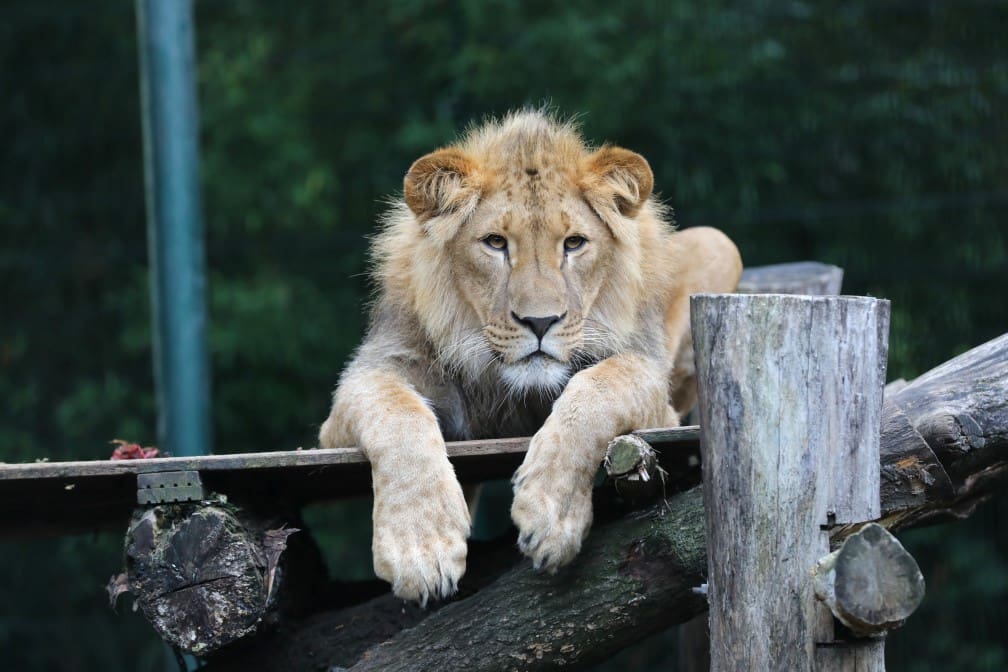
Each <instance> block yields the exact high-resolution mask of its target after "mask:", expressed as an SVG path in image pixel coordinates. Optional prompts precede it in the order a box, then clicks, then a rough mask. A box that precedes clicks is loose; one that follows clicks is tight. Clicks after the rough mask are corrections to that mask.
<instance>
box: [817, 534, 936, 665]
mask: <svg viewBox="0 0 1008 672" xmlns="http://www.w3.org/2000/svg"><path fill="white" fill-rule="evenodd" d="M813 580H814V583H815V594H816V598H818V599H820V600H822V601H823V602H825V603H826V605H827V606H828V607H829V609H830V611H831V612H832V613H833V616H834V617H836V619H837V620H839V621H840V622H841V623H843V624H844V625H845V626H846V627H847V628H848V630H850V632H851V633H852V634H853V635H854V636H855V637H879V636H882V635H884V634H885V633H887V632H888V631H890V630H892V629H894V628H897V627H899V626H900V625H902V624H903V622H904V621H905V620H906V619H907V618H909V616H910V614H912V613H913V612H914V611H915V610H916V609H917V607H918V606H919V605H920V603H921V600H923V599H924V576H923V575H922V574H921V571H920V567H918V566H917V561H916V560H914V559H913V556H912V555H910V553H908V552H907V550H906V549H905V548H903V545H902V544H901V543H899V541H898V540H897V539H896V537H894V536H893V535H892V534H890V533H889V532H888V531H886V529H885V528H884V527H882V526H881V525H877V524H875V523H868V524H867V525H865V526H864V527H862V528H861V529H860V530H858V531H857V532H855V533H854V534H852V535H851V536H849V537H847V539H845V540H844V542H843V544H842V545H841V546H840V548H839V549H837V550H836V551H833V552H832V553H830V554H829V555H827V556H825V557H823V558H822V559H820V560H819V562H817V563H816V566H815V570H814V579H813ZM880 669H881V668H880Z"/></svg>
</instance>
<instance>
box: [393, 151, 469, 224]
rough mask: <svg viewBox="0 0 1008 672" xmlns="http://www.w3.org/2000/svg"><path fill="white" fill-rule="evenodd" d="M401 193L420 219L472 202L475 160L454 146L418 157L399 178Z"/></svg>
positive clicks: (466, 205)
mask: <svg viewBox="0 0 1008 672" xmlns="http://www.w3.org/2000/svg"><path fill="white" fill-rule="evenodd" d="M403 197H404V198H405V199H406V205H408V206H409V209H410V210H412V211H413V214H415V215H416V216H417V217H418V218H420V219H421V220H426V219H430V218H431V217H436V216H438V215H444V214H447V213H451V212H456V211H458V210H461V209H463V208H465V207H469V206H472V205H474V204H475V201H476V199H478V198H479V188H478V185H477V181H476V162H475V161H473V160H472V159H471V158H469V157H468V156H467V155H466V154H465V153H463V152H461V151H459V150H457V149H439V150H438V151H436V152H432V153H430V154H428V155H427V156H423V157H420V158H419V159H417V160H416V161H415V162H414V163H413V165H412V166H411V167H410V169H409V172H407V173H406V177H405V178H404V179H403Z"/></svg>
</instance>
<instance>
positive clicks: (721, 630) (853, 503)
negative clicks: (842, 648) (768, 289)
mask: <svg viewBox="0 0 1008 672" xmlns="http://www.w3.org/2000/svg"><path fill="white" fill-rule="evenodd" d="M691 324H692V329H693V343H694V348H695V352H696V361H697V389H698V393H699V394H698V398H699V407H700V425H701V427H703V428H704V431H703V432H702V434H701V440H700V449H701V453H702V462H703V488H704V493H705V496H704V504H705V508H706V521H707V525H706V533H707V552H708V583H709V594H708V598H709V601H710V638H711V670H715V671H718V670H728V671H734V670H769V669H785V670H793V671H795V672H801V671H803V670H804V671H809V672H810V671H811V670H813V669H816V668H817V667H819V662H818V658H817V650H816V649H817V644H820V643H828V642H833V641H834V633H833V621H832V618H831V617H830V615H829V613H828V611H827V610H826V609H824V608H823V605H822V604H821V603H820V602H818V601H817V600H816V599H815V596H814V586H813V581H812V574H811V571H812V568H813V567H814V566H815V564H816V562H817V561H818V560H819V558H820V557H822V556H823V555H824V554H826V553H828V552H829V538H828V529H829V528H830V527H831V526H833V525H834V524H836V523H838V522H842V523H849V522H854V521H863V520H872V519H874V518H877V517H878V515H879V512H880V509H879V467H878V465H879V443H878V442H879V430H880V426H881V415H882V390H883V386H884V383H885V365H886V355H887V352H888V332H889V303H888V302H887V301H881V300H878V299H871V298H865V297H833V296H829V297H811V296H785V295H779V294H772V295H748V296H746V295H731V294H720V295H698V296H694V297H693V298H692V301H691ZM741 642H746V644H745V645H744V646H741V645H740V643H741ZM834 669H836V670H846V669H851V670H853V669H854V668H853V667H852V666H840V667H836V668H834Z"/></svg>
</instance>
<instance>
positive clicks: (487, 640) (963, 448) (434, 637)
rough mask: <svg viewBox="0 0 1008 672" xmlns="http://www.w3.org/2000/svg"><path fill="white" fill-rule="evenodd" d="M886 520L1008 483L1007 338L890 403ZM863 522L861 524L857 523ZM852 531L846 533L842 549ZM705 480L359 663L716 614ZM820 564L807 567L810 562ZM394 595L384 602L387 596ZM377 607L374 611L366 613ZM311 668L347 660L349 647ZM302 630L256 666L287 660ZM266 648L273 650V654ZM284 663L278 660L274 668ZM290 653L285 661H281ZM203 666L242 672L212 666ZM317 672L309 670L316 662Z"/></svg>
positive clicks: (953, 504) (441, 614)
mask: <svg viewBox="0 0 1008 672" xmlns="http://www.w3.org/2000/svg"><path fill="white" fill-rule="evenodd" d="M881 462H882V463H881V465H880V467H881V476H882V492H881V504H882V516H881V518H880V520H879V521H878V522H879V523H880V524H881V525H882V526H883V527H886V528H888V529H889V530H890V531H894V532H895V531H898V530H902V529H907V528H910V527H917V526H921V525H925V524H929V523H932V522H937V521H942V520H947V519H950V518H959V517H964V516H967V515H969V514H970V513H971V512H972V511H973V510H974V509H975V507H976V505H977V504H978V503H979V502H981V501H983V500H984V499H986V498H988V497H990V496H991V494H993V493H994V492H995V491H996V490H999V489H1003V488H1004V486H1005V484H1006V482H1008V335H1005V336H1002V337H1000V338H998V339H995V340H994V341H991V342H989V343H987V344H985V345H982V346H980V347H978V348H975V349H974V350H971V351H970V352H968V353H966V354H964V355H962V356H960V357H958V358H956V359H954V360H952V361H950V362H948V363H947V364H945V365H943V366H941V367H938V368H937V369H934V370H933V371H931V372H929V373H927V374H925V375H924V376H921V377H920V378H918V379H917V380H915V381H913V382H912V383H910V384H908V385H907V386H906V387H904V388H903V389H901V390H899V391H898V392H896V393H895V394H893V395H891V397H890V398H889V399H888V400H887V403H886V406H885V410H884V412H883V431H882V441H881ZM858 527H860V526H858ZM853 531H855V528H854V527H853V526H847V527H838V528H835V529H834V530H833V532H832V540H833V542H834V543H835V544H838V543H839V542H840V541H842V540H843V539H844V538H846V537H847V536H849V534H851V533H852V532H853ZM706 566H707V559H706V549H705V545H704V528H703V504H702V498H701V494H700V489H699V488H694V489H693V490H689V491H687V492H683V493H679V494H677V495H674V496H672V497H670V498H669V499H668V500H667V501H666V502H664V503H661V504H659V505H656V506H654V507H652V508H651V509H649V510H647V511H644V512H641V513H636V514H631V515H629V516H628V517H626V518H624V519H622V520H620V521H617V522H615V523H612V524H609V525H605V526H600V527H597V528H596V529H593V530H592V533H591V535H590V536H589V538H588V540H587V542H586V544H585V547H584V549H583V551H582V553H581V555H580V556H579V557H578V559H577V560H576V561H575V562H574V563H573V565H571V566H570V567H568V568H566V569H564V570H562V571H561V572H560V573H559V574H557V575H555V576H551V575H544V574H536V573H535V572H533V571H532V569H531V567H530V566H529V565H528V563H522V564H521V565H519V566H517V567H515V568H513V569H511V570H509V571H507V572H506V573H504V574H503V575H502V576H500V578H498V579H497V580H496V581H494V582H493V583H491V584H490V585H488V586H486V587H485V588H483V589H482V590H479V591H478V592H477V593H476V594H475V595H473V596H471V597H469V598H467V599H463V600H460V601H457V602H453V603H450V604H447V605H445V606H444V607H443V608H441V609H439V610H437V611H435V612H434V613H432V614H431V615H429V616H427V617H426V618H424V619H423V620H422V621H420V622H419V623H418V624H417V625H416V626H415V627H411V628H409V629H407V630H403V631H401V632H399V633H398V634H396V635H395V636H393V637H392V638H391V639H388V640H387V641H384V642H381V643H379V641H380V640H379V639H375V640H374V645H373V646H371V648H369V649H368V650H367V651H366V652H365V653H364V654H363V656H361V657H360V660H359V661H357V662H356V664H353V665H352V668H351V669H353V670H354V671H355V672H362V671H366V670H392V671H394V670H417V671H419V670H439V671H443V670H452V669H466V670H470V669H471V670H511V669H521V670H535V669H552V668H554V667H559V666H561V665H573V664H577V665H584V664H588V663H590V662H593V661H596V660H600V659H604V658H606V657H608V656H610V655H612V654H613V653H615V652H616V651H618V650H620V649H621V648H624V647H625V646H628V645H630V644H633V643H634V642H636V641H639V640H641V639H643V638H645V637H647V636H648V635H650V634H653V633H655V632H657V631H660V630H662V629H664V628H666V627H668V626H670V625H673V624H676V623H683V622H685V621H687V620H689V619H690V618H692V617H694V616H696V615H697V614H700V613H702V612H703V611H705V610H706V603H705V601H704V599H703V598H702V597H701V596H699V595H697V594H696V593H695V592H694V588H695V587H696V586H698V585H699V584H700V583H701V582H702V581H703V580H704V579H703V576H704V574H705V572H706ZM810 569H811V568H810ZM381 599H387V598H381ZM357 609H358V610H360V612H359V613H361V612H362V613H367V610H368V607H367V606H361V607H358V608H357ZM330 632H331V641H332V648H330V649H327V650H325V651H322V650H319V649H313V656H312V664H313V666H319V667H320V668H321V669H326V667H325V666H326V665H328V666H343V667H351V664H352V663H353V662H354V660H355V659H356V653H357V652H359V650H360V645H361V643H360V642H358V643H357V648H356V651H355V652H354V656H355V658H354V659H348V658H347V657H346V655H347V654H346V652H345V651H342V652H341V650H340V645H339V639H340V635H339V631H338V630H337V631H330ZM298 637H299V633H298V632H297V631H296V630H292V631H289V636H288V637H284V640H283V641H282V642H278V641H276V640H275V639H274V640H272V642H271V645H270V647H268V651H266V650H265V649H259V650H258V651H257V653H256V654H255V656H254V657H249V658H247V659H246V660H245V661H244V664H245V668H244V669H247V666H248V664H250V661H254V662H255V667H256V669H260V670H272V669H276V670H280V669H301V668H294V667H289V664H290V660H291V659H290V658H289V657H287V656H289V655H291V652H292V651H296V650H297V649H298V647H299V643H298V642H299V640H298ZM264 651H266V652H265V653H264ZM274 661H276V662H274ZM281 661H282V662H281ZM206 669H207V670H216V671H217V672H220V670H223V669H238V667H237V664H235V667H233V668H227V667H218V666H216V665H213V664H212V665H211V666H209V667H208V668H206ZM308 669H310V668H308Z"/></svg>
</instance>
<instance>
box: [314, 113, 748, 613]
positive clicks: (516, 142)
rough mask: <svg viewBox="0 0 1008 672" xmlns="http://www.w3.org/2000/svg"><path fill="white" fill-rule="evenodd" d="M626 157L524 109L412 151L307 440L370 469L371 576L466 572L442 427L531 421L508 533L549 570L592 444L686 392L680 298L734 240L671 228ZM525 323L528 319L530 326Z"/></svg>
mask: <svg viewBox="0 0 1008 672" xmlns="http://www.w3.org/2000/svg"><path fill="white" fill-rule="evenodd" d="M652 185H653V177H652V174H651V169H650V167H649V166H648V164H647V162H646V161H645V160H644V159H643V158H642V157H641V156H639V155H637V154H634V153H633V152H630V151H628V150H625V149H621V148H618V147H608V146H607V147H602V148H600V149H593V148H591V147H588V146H587V145H586V144H585V143H584V141H583V140H582V139H581V137H580V135H579V134H578V132H577V129H576V128H575V127H574V126H572V125H571V124H569V123H563V122H560V121H557V120H555V119H553V118H551V117H550V116H548V115H546V114H544V113H541V112H538V111H526V112H521V113H516V114H512V115H510V116H508V117H506V118H504V119H502V120H500V121H491V122H488V123H486V124H484V125H482V126H479V127H475V128H473V129H471V130H470V131H469V132H468V133H467V134H466V135H465V137H463V138H462V139H461V140H460V141H459V142H458V143H456V144H455V145H452V146H450V147H447V148H444V149H441V150H438V151H436V152H433V153H431V154H428V155H427V156H425V157H423V158H421V159H419V160H418V161H417V162H416V163H414V164H413V166H412V167H411V168H410V171H409V172H408V173H407V175H406V178H405V181H404V190H403V199H402V200H401V201H400V202H397V203H396V204H394V205H393V206H392V207H391V209H390V210H389V212H388V213H387V214H386V216H385V219H384V222H383V227H382V230H381V232H380V233H379V235H378V236H377V238H376V239H375V241H374V245H373V248H372V253H373V261H374V269H373V274H374V279H375V283H376V286H377V289H378V294H377V297H376V301H375V305H374V307H373V310H372V316H371V324H370V328H369V330H368V334H367V336H366V338H365V340H364V342H363V344H362V345H361V347H360V348H359V349H358V351H357V353H356V354H355V356H354V358H353V360H352V361H351V363H350V364H349V365H348V366H347V368H346V370H345V371H344V372H343V375H342V377H341V378H340V383H339V385H338V387H337V389H336V392H335V394H334V398H333V406H332V411H331V413H330V415H329V418H328V419H327V420H326V421H325V423H324V424H323V425H322V429H321V432H320V435H319V440H320V443H321V445H322V446H323V447H335V446H349V445H359V446H361V448H362V449H363V450H364V452H365V453H366V454H367V456H368V459H369V460H370V461H371V465H372V473H373V478H374V495H375V503H374V539H373V546H372V550H373V553H374V566H375V571H376V573H377V574H378V576H380V577H382V578H384V579H386V580H388V581H389V582H390V583H392V587H393V590H394V591H395V593H396V594H397V595H399V596H400V597H403V598H406V599H412V600H418V601H420V602H426V600H427V599H428V598H430V597H444V596H446V595H450V594H451V593H453V592H454V591H455V589H456V586H457V583H458V580H459V579H460V578H461V576H462V574H463V572H464V571H465V555H466V537H467V536H468V531H469V514H468V510H467V508H466V504H465V501H464V498H463V496H462V491H461V488H460V487H459V485H458V482H457V481H456V479H455V475H454V472H453V470H452V467H451V464H450V463H449V462H448V459H447V457H446V454H445V447H444V442H445V440H446V439H448V440H457V439H470V438H483V437H489V436H516V435H527V434H532V435H533V438H532V441H531V444H530V447H529V451H528V454H527V455H526V458H525V461H524V463H523V464H522V466H521V467H520V468H519V469H518V471H517V473H516V474H515V477H514V487H515V497H514V503H513V505H512V509H511V514H512V518H513V520H514V522H515V524H516V525H517V526H518V529H519V547H520V548H521V549H522V551H523V552H524V553H526V554H527V555H529V556H530V557H531V558H532V559H533V562H534V563H535V565H536V566H537V567H539V568H544V569H547V570H549V571H555V570H556V569H557V568H559V567H560V566H562V565H564V564H566V563H567V562H569V561H570V560H571V559H572V558H573V557H574V556H575V555H576V554H577V552H578V550H579V549H580V547H581V542H582V541H583V539H584V537H585V536H586V535H587V533H588V529H589V526H590V524H591V517H592V514H591V485H592V479H593V477H594V474H595V471H596V470H597V468H598V464H599V462H600V461H601V459H602V456H603V453H604V450H605V446H606V444H607V442H608V441H609V440H610V439H611V438H612V437H613V436H616V435H617V434H621V433H625V432H628V431H630V430H633V429H636V428H642V427H649V426H659V425H664V426H668V425H675V424H678V422H679V414H680V413H682V412H685V411H686V410H688V409H689V407H690V406H692V404H693V402H694V400H695V391H694V388H695V385H694V381H693V361H692V348H691V344H690V339H689V295H690V294H693V293H699V292H730V291H733V290H734V288H735V286H736V284H737V282H738V279H739V275H740V273H741V261H740V259H739V255H738V251H737V250H736V249H735V246H734V245H733V244H732V243H731V241H729V240H728V238H726V237H725V236H724V235H723V234H721V233H720V232H718V231H716V230H714V229H709V228H696V229H688V230H685V231H681V232H675V231H674V230H673V228H672V227H671V225H670V224H669V223H668V220H667V212H666V210H665V209H664V208H663V207H662V206H661V205H660V204H659V203H657V202H656V201H655V200H654V199H652V198H651V191H652ZM537 332H538V333H537Z"/></svg>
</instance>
